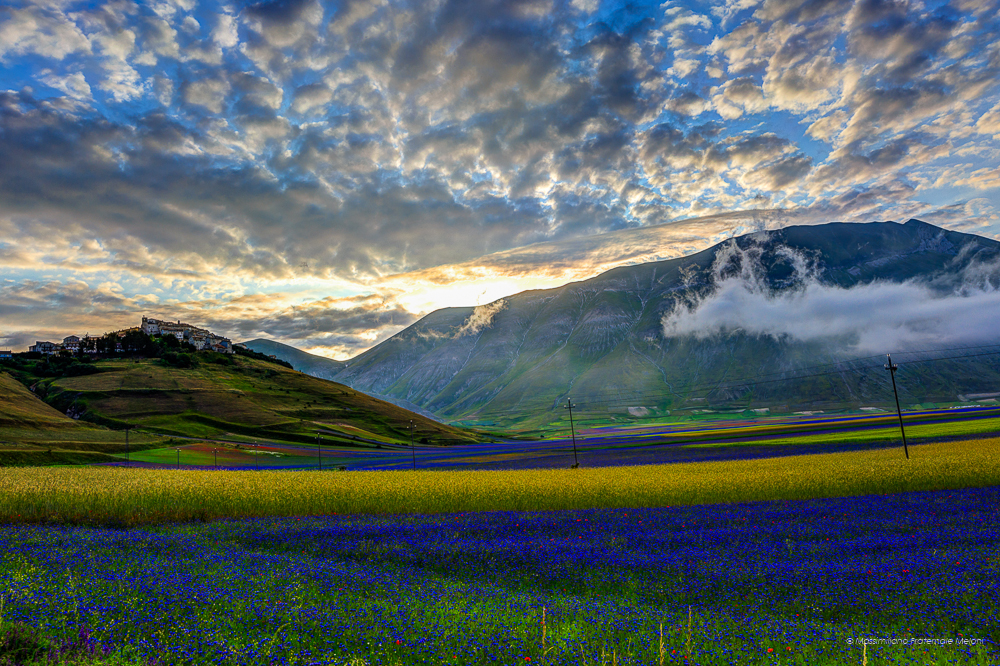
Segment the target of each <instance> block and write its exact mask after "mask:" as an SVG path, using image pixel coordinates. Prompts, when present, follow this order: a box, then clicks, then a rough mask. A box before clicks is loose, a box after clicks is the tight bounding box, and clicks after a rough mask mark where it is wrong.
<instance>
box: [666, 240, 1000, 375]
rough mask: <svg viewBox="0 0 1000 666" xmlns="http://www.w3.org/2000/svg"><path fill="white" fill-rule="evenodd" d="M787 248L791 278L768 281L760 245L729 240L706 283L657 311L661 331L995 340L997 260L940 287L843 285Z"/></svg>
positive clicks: (999, 313)
mask: <svg viewBox="0 0 1000 666" xmlns="http://www.w3.org/2000/svg"><path fill="white" fill-rule="evenodd" d="M779 251H780V250H779ZM786 254H787V258H788V261H789V263H790V265H792V266H793V270H794V273H793V277H792V278H791V280H790V282H791V284H788V285H784V286H782V287H781V288H775V287H774V286H772V285H770V284H769V283H768V281H767V280H766V279H765V278H764V270H763V266H762V265H761V263H760V254H759V250H756V251H755V248H753V247H751V248H750V249H749V250H740V249H738V248H736V247H735V245H730V247H729V249H728V252H720V254H719V256H718V257H717V260H716V263H715V265H714V266H713V271H712V274H713V277H714V285H713V286H712V288H711V289H710V291H709V292H708V293H707V294H704V295H701V296H695V297H692V298H691V300H689V301H687V302H681V303H680V304H678V306H677V307H676V308H675V309H674V310H673V311H672V312H671V313H669V314H668V315H666V316H665V317H664V318H663V334H664V336H667V337H673V336H683V335H690V336H695V337H697V338H702V339H704V338H710V337H714V336H725V335H729V334H732V333H737V332H738V333H746V334H750V335H757V336H769V337H772V338H775V339H779V340H781V339H787V340H791V341H797V342H820V343H826V344H827V345H828V346H829V348H830V350H831V351H841V352H843V353H844V354H854V355H862V354H878V353H891V352H898V351H905V350H922V349H940V348H946V347H953V346H966V345H976V344H983V343H986V342H996V341H998V340H1000V289H998V288H997V286H998V283H997V276H998V275H1000V271H998V270H997V268H998V267H996V266H983V265H977V264H974V265H972V266H970V268H969V269H968V270H967V271H965V272H964V280H962V281H961V282H960V283H959V284H958V285H957V286H953V287H951V288H950V289H949V290H948V291H944V292H942V289H941V287H940V286H937V285H935V284H934V283H933V282H929V281H923V282H918V281H912V280H911V281H906V282H902V283H898V282H888V281H878V280H877V281H874V282H869V283H867V284H859V285H856V286H853V287H850V288H847V287H842V286H837V285H831V284H828V283H825V282H824V281H823V279H822V274H821V273H820V272H818V271H817V270H816V269H815V267H813V266H811V265H810V262H809V260H808V258H807V257H804V256H801V255H796V254H795V253H793V252H790V251H789V252H787V253H786ZM734 259H735V261H734ZM734 264H735V265H736V266H738V270H735V271H734V270H733V268H732V266H733V265H734Z"/></svg>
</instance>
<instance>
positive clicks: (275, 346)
mask: <svg viewBox="0 0 1000 666" xmlns="http://www.w3.org/2000/svg"><path fill="white" fill-rule="evenodd" d="M243 344H244V345H246V346H247V347H248V348H250V349H252V350H253V351H255V352H259V353H261V354H266V355H268V356H274V357H275V358H278V359H281V360H282V361H288V362H289V363H291V364H292V367H293V368H295V369H296V370H298V371H299V372H304V373H306V374H307V375H312V376H313V377H319V378H320V379H333V378H334V377H335V376H336V375H337V373H339V372H340V371H341V370H343V369H344V366H345V363H344V361H335V360H333V359H331V358H325V357H323V356H316V355H315V354H310V353H309V352H304V351H302V350H301V349H298V348H296V347H292V346H291V345H286V344H282V343H280V342H275V341H274V340H263V339H261V338H257V339H255V340H249V341H247V342H244V343H243Z"/></svg>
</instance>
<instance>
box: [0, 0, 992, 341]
mask: <svg viewBox="0 0 1000 666" xmlns="http://www.w3.org/2000/svg"><path fill="white" fill-rule="evenodd" d="M998 15H1000V0H992V1H990V0H976V1H971V0H956V1H954V2H917V1H914V2H906V1H886V0H857V1H850V0H805V1H801V2H791V1H789V0H717V1H711V2H674V1H673V0H670V1H668V2H665V3H659V2H624V3H623V2H598V1H597V0H569V1H566V0H549V1H545V2H534V1H518V2H515V1H505V2H491V1H489V0H476V1H474V2H473V1H469V0H463V1H448V0H444V1H438V0H413V1H412V2H405V1H396V0H387V1H351V2H316V1H313V0H304V1H299V0H281V1H278V2H235V3H234V2H212V1H208V2H195V1H194V0H147V1H144V2H139V3H134V2H129V1H117V0H115V1H110V2H75V1H72V0H36V1H34V2H24V1H20V0H0V348H8V347H9V348H13V349H15V350H23V349H25V348H26V347H27V345H29V344H32V343H33V342H34V341H35V340H46V339H50V340H58V339H61V338H62V337H63V336H66V335H70V334H75V335H82V334H84V333H90V334H99V333H103V332H105V331H110V330H115V329H119V328H124V327H127V326H134V325H137V324H138V323H139V319H140V317H141V316H142V315H144V314H145V315H148V316H151V317H156V318H161V319H181V320H183V321H185V322H188V323H192V324H197V325H202V326H207V327H209V328H210V329H211V330H213V331H214V332H217V333H221V334H223V335H227V336H229V337H231V338H232V339H234V340H236V341H239V340H248V339H252V338H256V337H267V338H271V339H274V340H278V341H281V342H285V343H288V344H293V345H295V346H298V347H300V348H302V349H305V350H307V351H311V352H313V353H317V354H321V355H325V356H329V357H332V358H340V359H343V358H349V357H351V356H354V355H356V354H358V353H361V352H363V351H364V350H365V349H368V348H370V347H371V346H373V345H374V344H377V343H378V342H380V341H381V340H384V339H386V338H387V337H389V336H391V335H392V334H394V333H396V332H397V331H399V330H400V329H401V328H403V327H404V326H406V325H408V324H410V323H412V322H414V321H416V320H417V319H419V317H420V316H422V315H423V314H426V313H428V312H430V311H432V310H434V309H437V308H440V307H449V306H471V305H481V304H486V303H490V302H492V301H494V300H496V299H499V298H501V297H503V296H507V295H509V294H512V293H516V292H519V291H523V290H525V289H534V288H544V287H554V286H558V285H561V284H564V283H566V282H568V281H571V280H578V279H583V278H587V277H591V276H593V275H596V274H598V273H600V272H602V271H604V270H607V269H609V268H612V267H614V266H617V265H621V264H625V263H635V262H641V261H651V260H656V259H665V258H673V257H677V256H682V255H684V254H688V253H690V252H693V251H697V250H701V249H704V248H705V247H708V246H710V245H712V244H714V243H717V242H719V241H721V240H724V239H726V238H729V237H732V236H734V235H738V234H741V233H746V232H748V231H753V230H756V229H761V228H778V227H781V226H785V225H788V224H817V223H822V222H834V221H847V222H850V221H857V222H870V221H876V220H880V221H881V220H896V221H905V220H907V219H909V218H911V217H918V218H919V219H922V220H924V221H926V222H931V223H933V224H938V225H940V226H944V227H947V228H950V229H955V230H959V231H965V232H969V233H977V234H981V235H983V236H987V237H991V238H1000V168H998V166H1000V83H998V82H1000V19H998Z"/></svg>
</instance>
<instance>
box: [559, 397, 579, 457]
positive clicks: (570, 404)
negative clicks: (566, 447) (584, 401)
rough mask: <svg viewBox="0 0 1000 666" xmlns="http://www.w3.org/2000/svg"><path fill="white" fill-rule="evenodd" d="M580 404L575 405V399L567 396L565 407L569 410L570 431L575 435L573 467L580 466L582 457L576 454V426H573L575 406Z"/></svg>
mask: <svg viewBox="0 0 1000 666" xmlns="http://www.w3.org/2000/svg"><path fill="white" fill-rule="evenodd" d="M579 406H580V405H574V404H573V401H572V400H570V399H569V396H566V406H565V407H563V409H568V410H569V432H570V434H571V435H572V436H573V467H574V468H576V467H579V466H580V459H579V458H577V456H576V428H575V427H574V426H573V408H574V407H579Z"/></svg>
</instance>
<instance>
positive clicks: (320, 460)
mask: <svg viewBox="0 0 1000 666" xmlns="http://www.w3.org/2000/svg"><path fill="white" fill-rule="evenodd" d="M316 458H317V459H318V460H319V471H321V472H322V471H323V454H322V453H321V452H320V449H319V435H318V434H317V435H316Z"/></svg>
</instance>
